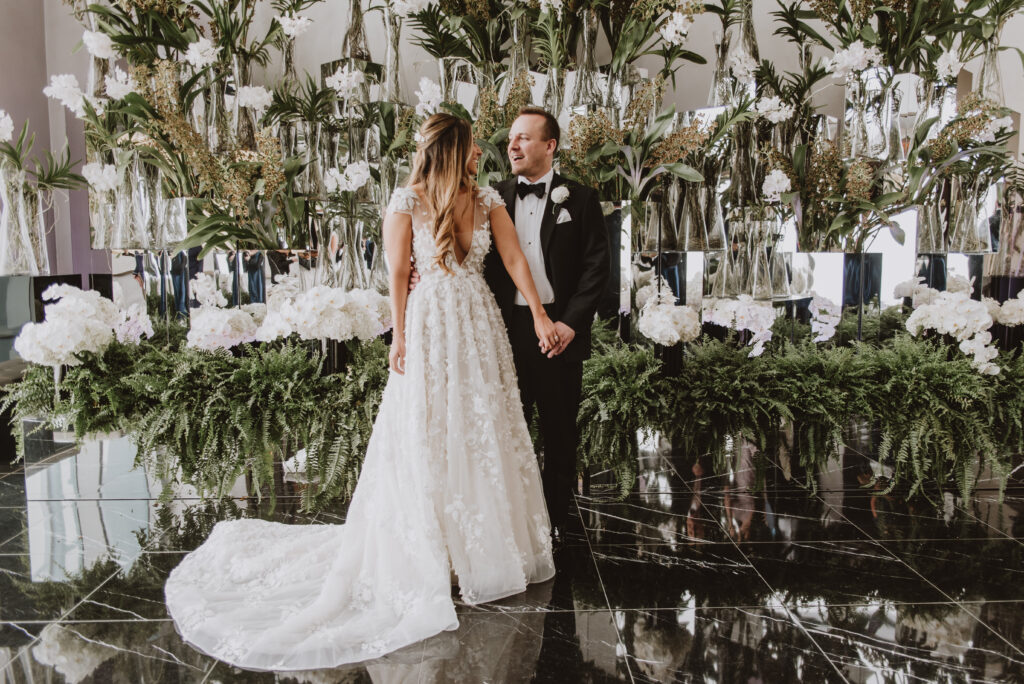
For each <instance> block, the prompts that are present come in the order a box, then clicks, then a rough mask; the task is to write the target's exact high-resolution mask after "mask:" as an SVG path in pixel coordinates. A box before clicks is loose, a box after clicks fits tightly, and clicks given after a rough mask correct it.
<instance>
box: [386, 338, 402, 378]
mask: <svg viewBox="0 0 1024 684" xmlns="http://www.w3.org/2000/svg"><path fill="white" fill-rule="evenodd" d="M388 363H389V364H390V365H391V370H393V371H394V372H396V373H398V374H399V375H405V334H404V333H403V334H400V335H395V336H394V338H393V339H392V340H391V352H390V353H389V354H388Z"/></svg>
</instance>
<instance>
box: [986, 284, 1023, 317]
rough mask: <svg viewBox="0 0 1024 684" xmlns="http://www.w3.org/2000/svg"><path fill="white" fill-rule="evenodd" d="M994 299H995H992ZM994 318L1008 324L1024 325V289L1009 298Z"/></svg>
mask: <svg viewBox="0 0 1024 684" xmlns="http://www.w3.org/2000/svg"><path fill="white" fill-rule="evenodd" d="M992 301H994V300H992ZM993 318H995V319H996V321H997V322H998V323H1002V324H1003V325H1008V326H1016V325H1024V290H1022V291H1021V292H1019V293H1018V294H1017V296H1016V297H1014V298H1013V299H1007V300H1006V301H1005V302H1003V304H1002V306H1000V307H999V311H998V313H996V314H995V315H994V316H993Z"/></svg>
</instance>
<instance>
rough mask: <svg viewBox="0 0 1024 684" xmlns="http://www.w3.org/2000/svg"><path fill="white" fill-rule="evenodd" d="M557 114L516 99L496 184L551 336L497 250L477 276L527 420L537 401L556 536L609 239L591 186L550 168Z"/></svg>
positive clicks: (564, 512) (572, 483) (567, 491)
mask: <svg viewBox="0 0 1024 684" xmlns="http://www.w3.org/2000/svg"><path fill="white" fill-rule="evenodd" d="M558 140H559V128H558V121H557V120H556V119H555V117H553V116H552V115H551V114H550V113H548V112H547V111H545V110H543V109H540V108H538V107H524V108H523V109H521V110H519V115H518V117H517V118H516V120H515V121H514V122H513V123H512V128H511V130H510V131H509V141H508V158H509V161H510V162H511V165H512V173H513V174H515V175H514V177H512V178H509V179H506V180H504V181H502V182H500V183H498V184H497V185H495V188H496V189H497V190H498V192H499V193H501V196H502V197H503V198H504V200H505V204H506V207H507V208H508V213H509V214H510V215H511V216H512V221H513V222H514V223H515V226H516V233H517V234H518V235H519V244H520V246H521V247H522V249H523V254H525V255H526V260H527V262H529V265H530V273H531V275H533V280H534V282H535V283H536V285H537V292H538V294H540V298H541V303H542V304H544V308H545V309H547V311H548V315H549V316H550V317H551V320H553V321H555V328H556V331H557V333H558V340H559V342H558V346H557V347H555V348H554V349H552V350H551V351H550V352H548V353H547V354H545V353H543V352H541V350H540V346H539V344H538V342H537V335H536V334H535V333H534V330H533V317H532V316H531V315H530V309H529V307H528V306H526V301H525V300H524V299H523V296H522V295H521V294H519V292H518V291H517V290H516V287H515V285H514V284H513V283H512V278H511V277H509V275H508V272H507V271H506V270H505V268H504V266H503V264H502V262H501V257H499V256H498V253H497V251H496V250H493V249H492V250H491V251H490V253H488V255H487V258H486V260H485V261H484V277H485V278H486V279H487V283H488V285H490V287H491V290H493V292H494V297H495V299H496V300H497V302H498V306H499V307H500V308H501V313H502V316H503V317H504V319H505V325H506V327H507V328H508V335H509V341H510V342H511V343H512V355H513V357H514V359H515V365H516V373H517V374H518V376H519V391H520V394H521V396H522V400H523V411H524V413H525V414H526V419H527V423H529V422H530V417H531V415H532V413H533V409H534V407H535V406H536V409H537V413H538V417H539V423H540V434H541V439H542V441H543V444H544V470H543V480H544V498H545V500H546V502H547V507H548V513H549V514H550V516H551V525H552V527H553V528H554V530H555V532H554V534H555V538H556V539H559V538H560V536H561V535H562V534H563V531H564V529H565V524H566V521H567V519H568V516H569V504H570V502H571V500H572V492H573V491H574V490H575V488H576V450H577V446H578V442H579V432H578V430H577V428H576V414H577V413H578V412H579V406H580V394H581V390H582V384H583V361H584V359H586V358H587V357H589V356H590V326H591V323H592V322H593V320H594V313H595V311H596V310H597V305H598V301H599V300H600V298H601V293H602V291H603V289H604V285H605V281H606V280H607V278H608V241H607V238H606V233H605V227H604V218H603V216H602V213H601V207H600V204H599V203H598V199H597V193H596V192H595V191H594V190H592V189H590V188H586V187H584V186H582V185H580V184H578V183H575V182H573V181H571V180H569V179H567V178H563V177H562V176H560V175H558V174H557V173H555V172H554V170H553V169H552V162H553V161H554V157H555V153H556V151H557V150H558Z"/></svg>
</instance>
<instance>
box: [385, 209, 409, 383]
mask: <svg viewBox="0 0 1024 684" xmlns="http://www.w3.org/2000/svg"><path fill="white" fill-rule="evenodd" d="M384 253H385V254H386V255H387V260H388V270H389V271H390V272H391V287H390V290H391V321H392V324H393V326H394V327H393V328H392V340H391V353H390V363H391V370H393V371H395V372H396V373H400V374H404V372H405V304H406V302H407V301H408V299H409V272H410V271H411V270H412V269H411V267H410V257H411V256H412V217H411V216H409V215H408V214H400V213H398V212H389V213H388V215H387V216H385V217H384Z"/></svg>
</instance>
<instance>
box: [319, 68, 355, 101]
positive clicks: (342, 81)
mask: <svg viewBox="0 0 1024 684" xmlns="http://www.w3.org/2000/svg"><path fill="white" fill-rule="evenodd" d="M364 80H365V77H364V76H363V72H362V71H359V70H358V69H349V68H348V67H347V66H343V67H338V70H337V71H335V72H334V73H333V74H331V75H330V76H328V77H327V78H326V79H325V80H324V83H326V84H327V87H328V88H331V89H333V90H334V91H335V92H337V93H338V97H341V98H342V99H346V98H350V97H352V96H353V95H355V94H356V91H358V89H359V86H361V85H362V84H363V81H364Z"/></svg>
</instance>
